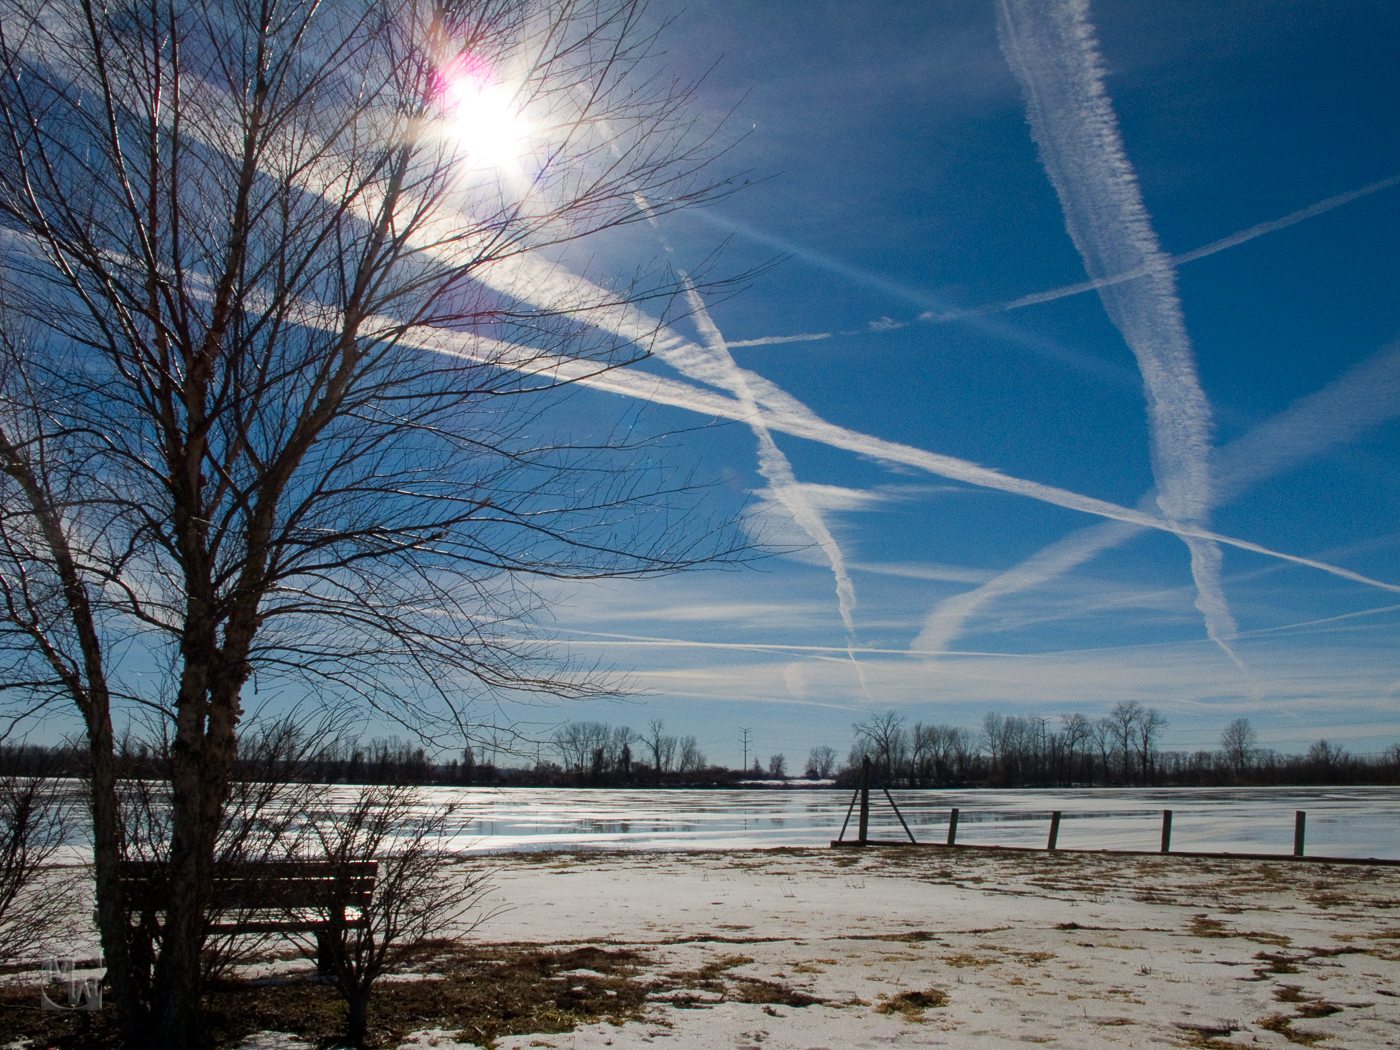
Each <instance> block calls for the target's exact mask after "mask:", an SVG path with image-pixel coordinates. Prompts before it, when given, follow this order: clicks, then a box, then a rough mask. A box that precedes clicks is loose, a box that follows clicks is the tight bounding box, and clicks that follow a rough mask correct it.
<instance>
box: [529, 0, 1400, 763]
mask: <svg viewBox="0 0 1400 1050" xmlns="http://www.w3.org/2000/svg"><path fill="white" fill-rule="evenodd" d="M651 14H652V16H653V17H655V18H658V19H659V18H663V17H667V16H674V18H675V22H674V24H673V25H672V27H671V29H670V31H669V34H668V36H667V38H666V39H667V40H668V45H667V50H668V53H669V57H670V61H671V63H672V66H673V68H674V69H675V70H676V71H677V72H678V73H679V74H680V75H681V76H683V77H685V76H691V77H693V76H699V75H701V74H704V73H705V72H706V70H709V73H708V76H707V78H706V80H705V83H704V85H703V86H702V88H701V90H700V94H699V107H700V113H701V115H702V116H703V118H704V119H706V120H708V121H712V122H715V121H718V120H719V119H720V118H721V117H723V116H724V115H725V114H729V116H728V124H727V127H728V128H729V129H730V130H731V131H743V132H746V134H745V135H744V137H742V139H740V141H739V142H738V143H737V145H735V147H734V148H733V150H732V151H731V152H730V153H729V154H728V155H727V156H726V157H725V158H724V159H723V161H722V162H721V165H722V169H723V170H724V171H725V172H726V173H727V172H744V173H746V176H747V177H748V178H749V179H750V180H752V184H751V185H749V186H748V187H747V188H745V189H744V190H743V191H742V192H740V193H738V194H736V195H734V196H732V197H730V198H728V199H726V200H724V201H722V202H720V203H717V204H715V205H713V206H711V207H707V208H705V209H703V210H701V211H695V212H688V213H682V214H680V215H675V216H672V217H669V218H666V219H664V220H662V221H661V223H660V226H659V228H658V229H652V228H650V227H638V228H637V231H636V232H635V233H634V234H633V235H632V236H631V238H630V239H629V240H628V241H627V243H626V245H625V246H624V247H621V248H619V247H618V246H616V245H614V246H613V247H612V248H611V249H609V250H612V251H615V252H616V253H617V255H618V259H617V261H618V268H619V269H622V268H624V267H625V266H627V265H633V266H635V265H636V264H637V263H638V262H645V261H647V259H650V258H653V257H657V256H658V254H659V255H660V257H664V258H666V259H668V260H671V261H672V262H674V263H675V265H677V266H680V267H690V266H696V265H698V264H699V263H700V261H701V260H702V259H704V258H705V257H706V256H707V255H708V254H709V253H710V252H712V251H713V250H714V249H715V248H716V247H717V246H718V245H719V244H721V242H724V241H725V240H726V238H727V239H728V243H727V245H726V247H725V248H724V251H723V253H722V255H721V257H720V259H719V262H718V264H717V267H716V272H720V273H724V272H737V271H741V270H744V269H746V268H748V267H751V266H756V265H760V264H763V263H765V262H768V261H771V260H773V259H775V258H781V261H780V263H779V264H778V265H777V266H776V267H774V268H772V269H771V270H768V271H766V272H764V273H762V274H761V275H760V276H758V277H757V278H756V279H754V280H753V281H752V282H750V284H749V285H748V286H747V288H746V289H745V290H744V291H742V293H740V294H737V295H732V296H728V297H721V298H715V299H712V300H710V301H707V302H705V303H699V302H696V303H691V304H690V310H691V315H690V316H689V317H683V318H679V319H678V320H676V322H675V323H674V325H672V327H671V328H670V329H669V331H668V332H667V333H666V335H665V337H664V338H663V339H662V340H661V342H660V343H659V344H658V346H657V347H656V350H657V351H658V352H657V354H656V356H655V357H654V358H653V359H652V360H650V361H648V362H646V363H644V364H642V365H640V366H637V367H636V368H634V369H632V370H629V371H628V373H627V374H625V375H617V376H615V377H613V383H612V389H610V390H605V391H595V390H590V391H586V392H582V393H580V394H579V395H578V396H577V397H576V398H575V399H574V400H573V402H572V403H573V406H574V409H575V410H576V412H577V413H579V414H580V416H581V418H585V419H586V418H588V417H589V416H590V415H591V414H593V413H596V418H597V419H598V420H599V421H603V420H612V419H616V418H617V417H618V416H619V414H620V413H622V412H624V411H625V412H635V411H636V410H637V409H638V407H639V406H640V407H641V408H642V413H641V423H640V424H639V425H642V426H646V427H650V428H651V429H652V430H654V431H656V432H658V433H671V435H672V436H671V438H670V439H669V441H668V443H667V444H668V449H667V451H666V456H667V458H668V460H670V461H671V462H684V463H688V464H691V465H693V466H694V467H695V469H696V470H697V471H698V472H699V473H700V474H701V475H702V476H704V477H706V478H709V479H711V480H713V481H715V482H716V483H717V484H716V488H715V490H714V492H713V493H712V497H713V499H712V503H713V506H714V508H715V509H716V510H718V511H720V512H726V511H732V510H735V509H737V508H739V507H740V506H741V505H743V504H744V503H745V502H747V506H748V507H749V508H750V511H751V512H752V513H753V524H754V528H755V529H756V530H762V532H763V534H764V535H765V536H766V538H767V539H768V540H769V541H774V542H777V543H779V544H785V545H787V549H788V551H789V552H788V553H785V554H780V555H776V556H773V557H770V558H767V559H765V560H763V561H762V562H761V563H759V564H757V565H755V566H753V567H751V568H748V569H745V570H741V571H729V572H701V573H692V574H687V575H681V576H677V577H671V578H666V579H662V580H657V581H650V582H646V583H636V582H618V583H613V584H609V585H607V586H595V587H587V588H581V589H579V590H576V591H573V592H570V593H568V594H566V595H563V596H561V597H562V600H561V601H560V602H559V603H558V604H557V605H556V606H555V607H554V608H553V610H552V617H551V618H550V619H548V620H546V621H544V622H543V624H542V627H543V629H544V631H545V633H546V634H548V635H549V636H550V637H553V638H557V639H558V640H559V641H561V642H567V643H568V645H569V646H570V648H571V649H572V651H573V652H575V653H576V654H577V655H579V656H581V657H585V658H589V659H597V660H599V661H602V662H604V663H607V664H611V665H613V666H615V667H617V668H619V669H623V670H627V671H630V672H631V673H632V677H633V683H634V685H635V686H637V687H638V688H639V689H640V691H641V693H642V695H640V696H638V697H636V698H635V699H633V700H631V701H628V702H618V703H592V704H589V705H574V706H568V707H563V708H560V707H555V708H550V709H545V710H536V711H535V712H534V714H529V713H527V715H526V717H527V718H529V719H533V720H539V721H541V722H547V721H550V720H557V719H560V718H571V717H572V718H594V719H600V720H605V721H610V722H614V723H628V724H631V725H633V726H634V727H638V728H640V727H641V726H643V725H644V724H645V723H646V722H647V721H648V720H650V719H652V718H658V717H659V718H662V719H664V720H665V721H666V723H667V728H668V731H671V732H675V733H681V734H686V733H694V734H695V735H697V736H698V737H699V738H700V743H701V746H702V747H703V748H704V750H705V751H706V753H707V754H708V756H709V757H710V758H711V759H712V760H714V761H719V762H726V763H737V762H738V761H739V759H740V751H739V745H738V741H739V729H740V727H751V728H752V730H753V733H752V739H753V746H754V748H755V749H756V751H757V753H758V754H760V755H761V756H762V757H764V758H766V757H767V756H768V755H769V754H773V753H777V752H784V753H786V754H787V756H788V758H789V762H790V764H796V765H798V766H799V767H800V764H801V761H802V760H803V758H805V755H806V753H807V750H808V749H809V748H810V747H812V746H815V745H818V744H831V745H832V746H834V747H836V748H837V749H838V750H844V749H845V748H846V747H847V746H848V745H849V742H850V739H851V732H850V726H851V723H852V722H853V721H856V720H860V719H862V718H865V717H867V716H868V715H869V714H871V713H879V712H883V711H886V710H889V709H894V710H896V711H898V712H899V713H901V714H902V715H904V716H905V717H907V718H908V719H909V720H910V721H911V722H912V721H915V720H922V721H925V722H929V721H933V722H951V723H954V724H961V725H967V726H974V725H976V724H977V723H978V722H980V720H981V717H982V714H983V713H984V712H985V711H987V710H989V709H995V710H997V711H999V712H1001V713H1003V714H1037V715H1044V716H1049V717H1052V718H1056V717H1058V716H1059V715H1060V714H1061V713H1063V712H1068V711H1076V710H1077V711H1081V712H1083V713H1085V714H1087V715H1089V716H1091V717H1097V716H1098V715H1101V714H1103V713H1105V712H1106V711H1107V709H1108V708H1109V707H1110V706H1112V705H1113V704H1114V703H1115V702H1117V701H1119V700H1125V699H1131V700H1137V701H1139V702H1141V703H1143V704H1146V705H1150V706H1154V707H1156V708H1158V709H1159V710H1161V711H1162V712H1163V713H1164V714H1166V716H1167V717H1168V719H1169V720H1170V727H1169V729H1168V731H1167V733H1166V735H1165V737H1164V741H1163V743H1164V746H1166V747H1169V748H1185V749H1193V750H1194V749H1197V748H1212V747H1215V746H1216V742H1217V740H1218V737H1219V733H1220V730H1221V729H1222V728H1223V726H1224V725H1225V724H1226V723H1227V722H1229V721H1230V720H1231V719H1234V718H1237V717H1240V716H1246V717H1248V718H1250V719H1251V721H1252V722H1253V723H1254V724H1255V725H1256V727H1257V728H1258V729H1259V733H1260V742H1261V744H1264V745H1267V746H1274V747H1278V748H1280V749H1282V750H1300V749H1302V748H1304V747H1306V745H1307V744H1308V743H1309V742H1311V741H1312V740H1315V739H1317V738H1318V737H1326V738H1328V739H1331V740H1335V741H1338V742H1340V743H1342V744H1343V745H1345V746H1347V747H1349V748H1351V749H1353V750H1356V751H1362V752H1374V751H1380V750H1383V749H1384V748H1385V747H1387V746H1389V745H1390V744H1392V743H1394V742H1396V741H1400V711H1398V710H1397V708H1400V703H1398V702H1397V693H1400V656H1398V655H1397V644H1396V643H1397V641H1400V529H1398V528H1397V518H1398V516H1397V510H1400V464H1397V457H1396V451H1397V448H1400V421H1397V417H1400V343H1397V342H1396V339H1397V336H1400V309H1397V305H1396V304H1397V296H1396V290H1397V274H1400V257H1398V256H1400V251H1398V250H1397V247H1396V245H1397V243H1398V238H1397V235H1400V136H1397V134H1396V132H1397V129H1398V128H1400V121H1397V116H1400V112H1397V111H1398V110H1400V66H1397V65H1396V63H1395V62H1394V55H1395V54H1396V52H1397V50H1400V22H1398V21H1397V20H1396V19H1395V17H1394V11H1393V9H1392V8H1391V7H1390V6H1389V5H1387V4H1385V3H1381V2H1374V3H1373V2H1369V0H1348V3H1346V4H1328V3H1323V2H1321V0H1251V2H1245V3H1233V4H1221V3H1219V2H1218V0H1151V2H1147V0H1131V2H1127V0H1101V2H1098V3H1094V4H1088V3H1073V2H1060V0H939V2H938V3H934V4H909V3H898V2H887V3H877V2H865V3H861V2H839V3H838V2H819V0H765V2H764V3H762V4H752V3H747V2H742V0H687V2H686V3H685V4H684V6H682V5H681V4H680V3H679V2H677V3H675V4H674V5H672V4H671V3H670V2H669V0H667V2H662V3H657V4H656V5H655V6H654V7H653V10H652V12H651ZM711 67H713V68H711ZM662 245H666V246H669V254H665V252H666V251H667V249H665V248H663V247H662ZM628 252H635V253H640V254H639V256H638V259H637V260H634V261H631V262H629V260H628V259H627V258H626V255H627V253H628ZM647 252H650V253H652V254H651V255H646V253H647ZM643 256H645V257H643ZM591 262H592V265H593V267H594V269H595V270H596V269H597V263H598V258H597V257H596V256H595V257H593V258H592V260H591ZM616 323H617V325H618V326H619V330H620V328H621V327H622V326H624V325H625V319H619V320H618V321H617V322H616ZM600 425H601V422H600ZM753 754H754V751H751V752H750V759H751V760H752V757H753Z"/></svg>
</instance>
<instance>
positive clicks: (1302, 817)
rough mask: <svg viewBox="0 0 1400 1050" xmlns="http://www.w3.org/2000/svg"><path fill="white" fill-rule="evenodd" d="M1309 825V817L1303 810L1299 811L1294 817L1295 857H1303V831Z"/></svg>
mask: <svg viewBox="0 0 1400 1050" xmlns="http://www.w3.org/2000/svg"><path fill="white" fill-rule="evenodd" d="M1307 823H1308V815H1307V813H1305V812H1304V811H1303V810H1301V809H1300V810H1298V811H1297V812H1296V813H1295V814H1294V815H1293V856H1295V857H1301V856H1302V855H1303V829H1304V827H1306V825H1307Z"/></svg>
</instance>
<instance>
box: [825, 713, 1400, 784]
mask: <svg viewBox="0 0 1400 1050" xmlns="http://www.w3.org/2000/svg"><path fill="white" fill-rule="evenodd" d="M1166 727H1167V720H1166V718H1165V717H1163V715H1162V714H1161V713H1160V712H1159V711H1157V710H1156V709H1155V708H1151V707H1143V706H1142V705H1140V704H1138V703H1136V702H1133V701H1128V702H1125V703H1120V704H1116V705H1115V706H1114V708H1113V710H1112V711H1111V712H1110V713H1109V714H1108V715H1106V716H1105V717H1103V718H1099V719H1094V720H1091V719H1089V718H1086V717H1085V716H1084V715H1082V714H1068V715H1063V716H1061V717H1060V718H1058V719H1050V718H1043V717H1037V716H1021V715H1011V716H1007V717H1002V716H1001V715H999V714H996V713H994V712H989V713H988V714H987V715H985V716H984V717H983V719H982V726H981V729H980V731H973V730H969V729H965V728H962V727H959V726H949V725H924V724H923V723H922V722H915V723H914V724H913V725H909V724H908V723H907V722H906V721H905V720H904V719H903V718H901V717H900V716H898V715H897V714H895V713H894V712H890V713H889V714H885V715H881V716H879V717H876V718H872V719H870V720H868V721H866V722H858V723H856V724H855V725H854V726H853V728H854V730H855V736H856V739H855V745H854V746H853V747H852V748H851V752H850V754H849V756H848V757H847V760H846V762H845V764H844V765H843V766H841V767H840V769H839V770H837V773H836V778H837V782H838V783H841V784H850V783H854V782H855V780H856V778H857V777H858V776H859V775H860V769H861V766H862V760H863V759H864V758H866V757H869V758H870V760H871V766H872V769H873V770H874V772H875V775H876V776H877V777H879V779H880V780H881V781H882V782H883V783H885V784H887V785H889V786H891V787H893V786H902V787H1101V786H1103V787H1107V786H1115V787H1116V786H1131V785H1140V786H1163V787H1221V786H1229V785H1242V786H1256V785H1309V784H1396V783H1400V744H1395V745H1392V746H1391V747H1390V748H1389V749H1388V750H1386V751H1385V752H1383V753H1381V754H1372V755H1351V754H1348V753H1347V752H1346V751H1345V750H1344V749H1342V748H1340V747H1337V746H1336V745H1335V744H1331V743H1329V742H1328V741H1326V740H1318V741H1317V742H1315V743H1314V744H1313V745H1312V746H1311V747H1309V748H1308V751H1307V753H1306V754H1302V755H1297V754H1292V755H1285V754H1280V753H1279V752H1277V751H1274V750H1272V749H1270V748H1261V747H1257V746H1256V743H1257V739H1258V738H1257V734H1256V733H1255V731H1254V728H1253V727H1252V726H1251V725H1250V723H1249V720H1248V719H1245V718H1239V719H1236V720H1235V721H1234V722H1231V723H1230V725H1229V726H1227V727H1226V728H1225V731H1224V732H1223V733H1222V734H1221V737H1220V749H1219V750H1216V751H1162V750H1160V749H1159V748H1158V746H1157V744H1158V740H1159V739H1160V737H1161V735H1162V733H1163V732H1164V731H1165V729H1166ZM830 751H831V749H830V748H817V749H814V750H813V752H812V759H811V760H809V762H808V767H809V769H810V768H811V767H814V766H820V765H821V761H820V760H822V759H826V760H828V761H829V760H830ZM819 753H820V754H819Z"/></svg>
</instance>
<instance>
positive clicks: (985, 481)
mask: <svg viewBox="0 0 1400 1050" xmlns="http://www.w3.org/2000/svg"><path fill="white" fill-rule="evenodd" d="M386 327H391V328H393V329H394V330H396V331H397V330H401V329H402V327H403V326H402V324H400V323H399V322H393V321H386ZM415 331H422V332H424V335H423V336H421V337H415V338H410V337H409V336H407V335H405V336H404V339H405V342H406V344H407V345H414V346H418V347H420V348H421V349H424V350H429V351H432V352H434V353H444V354H451V355H453V356H457V357H464V358H467V359H470V360H473V361H480V362H482V363H483V364H489V365H491V366H492V367H495V368H506V369H511V370H514V371H519V372H523V373H526V374H532V375H539V376H542V377H544V378H545V379H546V381H547V382H549V383H553V384H558V383H566V382H567V383H577V384H579V385H582V386H589V387H593V388H596V389H600V390H607V391H611V392H613V393H618V394H627V395H628V396H631V397H639V398H645V399H646V400H648V401H651V402H652V403H654V404H662V405H671V406H674V407H676V408H683V409H686V410H688V411H691V412H698V413H700V414H702V415H708V416H710V417H712V418H715V419H732V420H736V421H738V422H741V423H745V424H747V423H748V422H749V420H750V419H751V418H752V416H751V414H750V412H749V411H748V410H747V409H746V408H745V406H744V405H742V404H741V403H740V402H739V401H738V400H736V399H734V398H730V397H724V396H723V395H720V394H715V393H714V392H712V391H708V390H701V389H697V388H696V387H693V386H691V385H689V384H688V383H682V382H679V381H678V380H674V379H666V378H664V377H661V376H655V375H651V374H650V373H646V372H640V371H638V370H636V369H631V368H623V367H617V368H607V367H606V366H602V365H599V364H598V363H597V362H593V361H580V360H577V359H575V358H566V357H556V356H551V355H549V354H545V353H542V352H541V351H539V350H536V349H534V348H533V347H523V346H514V345H512V344H507V343H501V342H497V341H495V340H491V339H488V338H486V337H483V336H477V335H471V334H466V333H458V332H448V331H444V330H442V329H435V328H426V329H423V328H419V329H415ZM676 338H677V339H678V340H679V338H680V337H678V336H677V337H676ZM681 341H682V342H683V340H681ZM740 371H743V370H742V369H741V370H740ZM744 374H745V375H746V376H749V377H751V382H752V381H753V380H757V381H758V384H767V380H764V379H762V377H761V376H754V375H753V373H750V372H745V373H744ZM768 385H769V386H771V384H768ZM774 389H776V388H774ZM780 393H781V392H780ZM755 400H756V401H757V402H758V404H759V406H760V412H761V415H762V419H763V423H764V425H765V426H767V427H768V428H769V429H770V430H775V431H779V432H782V433H785V434H792V435H793V436H795V437H801V438H806V439H808V440H810V441H816V442H819V443H821V444H824V445H827V446H829V447H831V448H839V449H845V450H846V451H848V452H854V453H856V454H857V455H862V456H868V457H870V458H871V459H877V460H883V461H885V462H888V463H897V464H902V465H904V466H910V467H915V468H917V469H919V470H926V471H928V472H929V473H930V474H935V475H937V476H939V477H944V478H949V479H951V480H953V481H962V482H966V483H967V484H969V485H976V486H978V487H981V488H987V489H993V490H996V491H999V492H1007V493H1011V494H1013V495H1017V496H1025V497H1027V498H1029V499H1035V500H1040V501H1041V502H1043V503H1049V504H1053V505H1054V506H1057V507H1065V508H1066V509H1068V510H1076V511H1081V512H1083V513H1085V514H1092V515H1095V516H1097V517H1101V518H1107V519H1110V520H1112V521H1123V522H1128V523H1130V524H1133V525H1138V526H1140V527H1142V528H1144V529H1157V530H1159V531H1162V532H1169V533H1171V534H1173V535H1175V536H1179V537H1183V538H1194V539H1203V540H1210V541H1211V542H1214V543H1224V544H1226V545H1228V546H1231V547H1236V548H1238V549H1239V550H1244V551H1252V552H1253V553H1255V554H1262V555H1264V556H1265V557H1268V558H1278V559H1280V560H1282V561H1287V562H1291V563H1292V564H1294V565H1304V566H1307V567H1308V568H1311V569H1317V570H1319V571H1321V572H1326V573H1330V574H1331V575H1333V576H1338V577H1340V578H1342V579H1344V580H1352V581H1354V582H1356V583H1363V584H1366V585H1367V586H1370V587H1377V588H1380V589H1381V590H1385V591H1393V592H1395V593H1400V584H1393V583H1386V582H1385V581H1383V580H1376V579H1373V578H1371V577H1369V576H1363V575H1362V574H1361V573H1358V572H1352V571H1351V570H1350V569H1344V568H1342V567H1340V566H1337V565H1330V564H1328V563H1327V562H1323V561H1318V560H1316V559H1315V558H1304V557H1302V556H1300V555H1297V554H1287V553H1285V552H1283V551H1276V550H1273V549H1271V548H1269V547H1265V546H1262V545H1261V544H1258V543H1253V542H1251V541H1249V540H1242V539H1238V538H1236V537H1234V536H1226V535H1224V534H1222V533H1219V532H1212V531H1210V530H1209V529H1204V528H1198V527H1196V526H1193V525H1190V524H1188V523H1185V522H1180V521H1170V520H1168V519H1166V518H1162V517H1158V516H1157V515H1154V514H1152V513H1150V512H1147V511H1141V510H1132V509H1129V508H1128V507H1123V506H1120V505H1119V504H1117V503H1111V502H1109V501H1108V500H1101V499H1095V498H1094V497H1093V496H1083V495H1080V494H1079V493H1077V492H1071V491H1069V490H1068V489H1061V488H1056V487H1055V486H1053V485H1043V484H1041V483H1040V482H1038V481H1027V480H1025V479H1023V478H1016V477H1012V476H1010V475H1007V474H1003V473H1001V472H1000V471H998V470H994V469H992V468H990V467H982V466H978V465H977V464H975V463H970V462H968V461H967V460H962V459H957V458H956V457H953V456H945V455H941V454H939V453H937V452H926V451H924V450H923V449H918V448H913V447H911V446H909V445H900V444H898V443H896V442H893V441H886V440H885V439H884V438H878V437H874V436H872V435H869V434H862V433H860V432H859V431H855V430H849V429H847V428H845V427H841V426H837V425H836V424H834V423H828V422H827V421H826V420H824V419H822V418H820V417H819V416H817V415H816V414H815V413H813V412H812V411H811V409H809V408H807V407H806V406H805V405H802V403H801V402H799V401H796V399H794V398H792V397H790V396H789V395H786V394H783V395H782V398H781V399H778V398H775V397H773V395H771V394H769V393H767V392H766V391H764V390H763V389H759V388H758V386H757V384H756V388H755ZM770 400H781V402H782V403H784V405H785V406H786V405H789V404H790V405H795V406H797V407H796V408H791V407H782V408H777V409H774V408H771V407H769V405H768V404H767V403H766V402H768V401H770Z"/></svg>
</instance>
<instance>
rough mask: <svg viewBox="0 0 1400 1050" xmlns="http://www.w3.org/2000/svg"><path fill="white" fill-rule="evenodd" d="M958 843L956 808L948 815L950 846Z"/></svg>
mask: <svg viewBox="0 0 1400 1050" xmlns="http://www.w3.org/2000/svg"><path fill="white" fill-rule="evenodd" d="M957 841H958V807H957V806H954V807H953V811H952V812H951V813H949V814H948V845H950V846H951V845H953V844H954V843H956V842H957Z"/></svg>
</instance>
